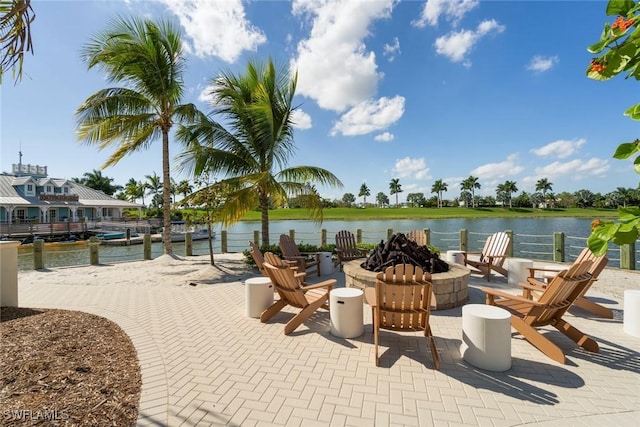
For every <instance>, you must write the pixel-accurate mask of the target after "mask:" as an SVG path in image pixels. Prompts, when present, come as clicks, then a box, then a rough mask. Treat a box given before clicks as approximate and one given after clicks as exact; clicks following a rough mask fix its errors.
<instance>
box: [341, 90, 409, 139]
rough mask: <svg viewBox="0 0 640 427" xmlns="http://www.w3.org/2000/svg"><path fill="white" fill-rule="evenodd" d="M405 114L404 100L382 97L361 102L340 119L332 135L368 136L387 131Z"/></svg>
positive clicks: (399, 97)
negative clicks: (372, 133)
mask: <svg viewBox="0 0 640 427" xmlns="http://www.w3.org/2000/svg"><path fill="white" fill-rule="evenodd" d="M403 114H404V98H403V97H402V96H395V97H393V98H387V97H382V98H380V99H378V100H377V101H375V100H368V101H365V102H361V103H360V104H358V105H356V106H355V107H353V108H352V109H351V110H349V111H347V112H346V113H345V114H343V115H342V117H340V120H339V121H338V123H336V124H335V126H334V127H333V129H331V135H336V134H338V133H340V134H342V135H345V136H354V135H366V134H368V133H371V132H375V131H379V130H382V129H386V128H388V127H389V126H391V125H392V124H393V123H395V122H396V121H398V120H399V119H400V117H402V115H403Z"/></svg>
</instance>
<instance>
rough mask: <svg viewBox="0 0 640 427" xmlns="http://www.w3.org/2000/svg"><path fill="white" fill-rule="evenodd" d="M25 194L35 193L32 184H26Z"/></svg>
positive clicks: (31, 194)
mask: <svg viewBox="0 0 640 427" xmlns="http://www.w3.org/2000/svg"><path fill="white" fill-rule="evenodd" d="M26 194H27V196H33V195H34V194H35V188H34V186H33V184H27V187H26Z"/></svg>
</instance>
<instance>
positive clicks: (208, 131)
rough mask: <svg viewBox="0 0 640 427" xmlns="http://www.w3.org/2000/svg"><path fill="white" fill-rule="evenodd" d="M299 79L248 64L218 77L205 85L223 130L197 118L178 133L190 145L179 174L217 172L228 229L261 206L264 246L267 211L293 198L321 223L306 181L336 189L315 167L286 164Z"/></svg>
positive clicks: (205, 118)
mask: <svg viewBox="0 0 640 427" xmlns="http://www.w3.org/2000/svg"><path fill="white" fill-rule="evenodd" d="M296 82H297V75H294V76H291V75H290V74H289V72H288V69H286V68H280V69H277V68H276V67H275V66H274V64H273V61H271V59H269V60H268V61H267V63H266V64H263V63H260V62H258V61H255V60H253V61H249V63H248V64H247V69H246V73H245V74H240V75H237V76H236V75H234V74H233V73H231V72H225V73H222V74H221V75H220V76H219V77H217V78H215V79H213V81H212V82H211V87H212V89H211V92H210V95H211V97H212V99H213V106H214V113H216V114H219V115H220V116H221V117H222V119H223V123H225V125H226V126H228V128H226V127H225V126H223V125H222V124H220V123H219V122H216V121H214V120H213V119H211V118H210V117H209V116H207V115H204V114H200V115H199V116H198V121H197V123H195V124H193V125H191V126H185V127H183V128H182V129H180V130H179V132H178V135H179V137H180V138H181V139H182V140H183V141H185V142H186V143H188V144H189V145H188V149H187V151H185V152H184V153H182V154H181V155H180V157H181V159H182V166H183V168H187V169H191V170H192V172H193V173H194V175H195V177H200V176H202V175H206V176H209V175H211V174H221V175H223V176H225V178H224V179H222V180H220V181H219V182H218V183H216V184H213V186H214V188H220V189H221V191H224V193H223V194H225V196H226V201H225V203H224V205H223V207H222V208H221V209H220V211H219V212H218V215H219V218H220V220H221V222H222V223H223V224H227V225H228V224H231V223H233V222H236V221H238V220H240V219H241V218H242V216H244V215H245V213H247V212H248V211H249V210H251V209H254V208H255V207H256V206H259V207H260V211H261V222H262V244H263V245H268V244H269V205H270V203H271V204H273V206H283V205H284V204H285V203H286V202H287V200H288V199H289V198H290V197H297V198H299V200H302V201H303V203H304V205H305V206H307V207H309V208H311V210H312V212H311V215H312V217H313V218H314V219H316V220H320V221H321V220H322V199H321V198H320V195H319V194H318V192H317V191H316V190H315V187H314V186H313V185H310V184H312V183H318V184H322V185H329V186H334V187H341V186H342V182H340V180H339V179H338V178H337V177H336V176H335V175H333V174H332V173H331V172H329V171H328V170H325V169H322V168H319V167H315V166H292V167H288V162H289V159H290V158H291V156H292V155H293V153H294V150H295V143H294V140H293V125H292V124H293V123H292V118H291V116H292V113H293V111H294V110H295V108H294V107H293V106H292V101H293V97H294V95H295V89H296Z"/></svg>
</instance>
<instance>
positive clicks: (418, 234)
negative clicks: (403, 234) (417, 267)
mask: <svg viewBox="0 0 640 427" xmlns="http://www.w3.org/2000/svg"><path fill="white" fill-rule="evenodd" d="M407 239H409V240H413V241H414V242H416V243H417V244H418V245H420V246H427V235H426V234H425V232H424V230H411V231H410V232H408V233H407Z"/></svg>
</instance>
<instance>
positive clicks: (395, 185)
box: [389, 178, 402, 207]
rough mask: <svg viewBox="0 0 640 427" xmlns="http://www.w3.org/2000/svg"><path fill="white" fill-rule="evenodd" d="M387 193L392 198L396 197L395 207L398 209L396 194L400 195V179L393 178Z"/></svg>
mask: <svg viewBox="0 0 640 427" xmlns="http://www.w3.org/2000/svg"><path fill="white" fill-rule="evenodd" d="M389 193H390V194H391V195H392V196H393V195H394V194H395V195H396V207H398V193H402V185H400V178H393V179H392V180H391V182H390V183H389Z"/></svg>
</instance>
